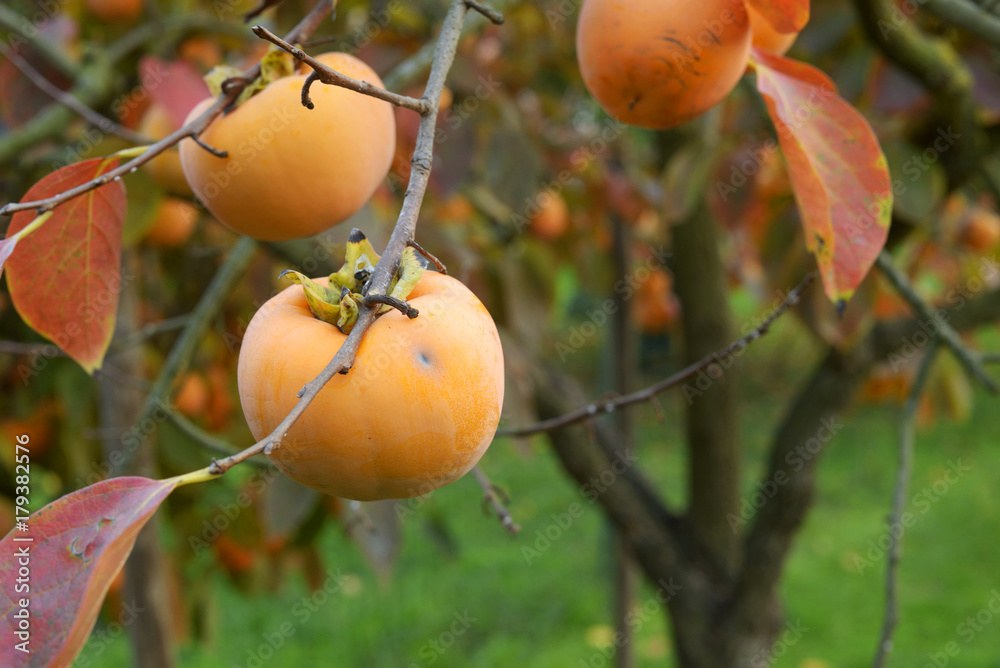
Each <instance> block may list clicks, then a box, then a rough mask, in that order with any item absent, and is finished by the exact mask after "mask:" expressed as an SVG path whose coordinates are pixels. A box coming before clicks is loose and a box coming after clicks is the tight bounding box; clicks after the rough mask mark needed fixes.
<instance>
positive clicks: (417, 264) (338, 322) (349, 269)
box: [278, 228, 426, 334]
mask: <svg viewBox="0 0 1000 668" xmlns="http://www.w3.org/2000/svg"><path fill="white" fill-rule="evenodd" d="M379 257H380V256H379V254H378V253H376V252H375V248H374V247H373V246H372V244H371V242H370V241H368V238H367V237H365V235H364V234H363V233H362V232H361V230H359V229H358V228H354V229H353V230H351V236H350V237H348V239H347V249H346V252H345V259H344V265H343V266H342V267H341V268H340V269H339V270H338V271H336V272H335V273H333V274H330V281H329V284H328V285H325V286H324V285H321V284H319V283H317V282H316V281H314V280H312V279H311V278H309V277H308V276H306V275H305V274H302V273H300V272H297V271H293V270H291V269H289V270H286V271H283V272H281V275H280V276H279V277H278V278H283V277H285V276H287V277H288V278H290V279H291V280H292V281H294V282H295V283H296V284H298V285H301V286H302V289H303V290H305V294H306V302H307V303H308V304H309V310H310V311H312V314H313V315H314V316H316V318H318V319H320V320H322V321H323V322H328V323H330V324H331V325H335V326H336V327H337V328H338V329H339V330H340V331H341V332H343V333H344V334H350V333H351V330H352V329H354V324H355V323H356V322H357V321H358V312H359V311H360V309H361V305H362V304H364V301H365V297H366V296H369V295H371V294H375V293H370V292H369V291H368V283H369V281H370V280H371V277H372V274H373V273H374V271H375V265H376V264H378V261H379ZM425 271H426V268H425V267H424V264H423V262H422V261H421V260H420V258H419V257H417V253H416V251H414V250H413V249H412V248H410V247H407V248H406V249H405V250H404V251H403V255H402V257H401V258H400V260H399V265H398V266H397V267H396V271H395V272H394V273H393V276H392V280H391V281H390V282H389V291H388V296H389V297H391V298H392V299H393V300H394V301H397V302H401V303H403V302H405V301H406V298H407V297H408V296H409V295H410V292H412V291H413V288H414V287H415V286H416V285H417V282H418V281H419V280H420V277H421V276H423V275H424V272H425ZM392 308H393V306H391V305H389V304H382V305H381V306H379V309H378V312H377V315H381V314H383V313H386V312H387V311H390V310H391V309H392ZM413 313H414V314H415V313H416V311H415V310H413ZM411 317H413V316H411Z"/></svg>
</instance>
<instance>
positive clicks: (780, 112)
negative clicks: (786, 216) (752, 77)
mask: <svg viewBox="0 0 1000 668" xmlns="http://www.w3.org/2000/svg"><path fill="white" fill-rule="evenodd" d="M751 63H752V64H753V66H754V67H755V69H756V71H757V89H758V90H759V91H760V93H761V95H762V96H763V98H764V102H765V103H766V104H767V109H768V112H769V113H770V115H771V120H772V121H773V122H774V126H775V129H776V130H777V132H778V141H779V143H780V144H781V150H782V151H783V152H784V154H785V158H786V160H787V161H788V168H789V175H790V176H791V181H792V189H793V190H794V192H795V199H796V201H797V202H798V205H799V213H800V215H801V218H802V225H803V227H804V228H805V236H806V246H807V247H808V248H809V251H810V252H811V253H813V255H815V256H816V261H817V263H818V264H819V268H820V275H821V276H822V279H823V288H824V289H825V290H826V294H827V296H828V297H829V298H830V300H831V301H833V303H834V304H836V305H837V307H838V309H840V310H843V308H844V306H846V304H847V301H848V300H849V299H850V298H851V295H853V294H854V291H855V290H856V289H857V287H858V286H859V285H860V284H861V281H862V280H863V279H864V277H865V275H866V274H867V273H868V270H869V269H871V267H872V265H873V264H874V263H875V259H876V258H877V257H878V254H879V251H881V250H882V247H883V246H884V245H885V240H886V237H887V236H888V234H889V221H890V219H891V216H892V199H893V196H892V184H891V181H890V177H889V167H888V164H887V163H886V159H885V155H884V154H883V153H882V149H881V148H880V147H879V143H878V139H877V138H876V137H875V133H874V132H873V131H872V128H871V126H870V125H869V124H868V121H867V120H865V118H864V116H862V115H861V113H860V112H858V110H857V109H855V108H854V107H852V106H851V105H850V104H848V103H847V102H846V101H844V100H843V99H842V98H841V97H840V96H839V95H837V90H836V87H835V86H834V85H833V82H832V81H830V79H829V78H828V77H827V76H826V75H825V74H823V73H822V72H820V71H819V70H817V69H815V68H814V67H811V66H809V65H806V64H804V63H800V62H797V61H794V60H790V59H788V58H782V57H780V56H776V55H774V54H773V53H771V52H769V51H765V50H763V49H758V48H755V49H754V50H753V57H752V60H751Z"/></svg>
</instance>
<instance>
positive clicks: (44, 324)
mask: <svg viewBox="0 0 1000 668" xmlns="http://www.w3.org/2000/svg"><path fill="white" fill-rule="evenodd" d="M116 164H117V160H107V159H105V158H94V159H92V160H85V161H83V162H78V163H75V164H72V165H69V166H67V167H63V168H62V169H59V170H57V171H55V172H53V173H51V174H49V175H48V176H46V177H45V178H43V179H42V180H41V181H39V182H38V183H36V184H35V185H34V186H32V187H31V189H30V190H29V191H28V193H27V194H26V195H25V196H24V198H23V199H22V200H21V201H22V202H25V201H35V200H41V199H45V198H47V197H51V196H53V195H55V194H57V193H61V192H64V191H66V190H69V189H70V188H73V187H75V186H78V185H81V184H84V183H86V182H87V181H90V180H91V179H93V178H95V177H97V176H100V175H101V174H103V173H104V172H106V171H108V170H109V169H112V168H113V167H114V166H115V165H116ZM125 207H126V201H125V186H124V185H122V183H121V182H120V181H115V182H111V183H108V184H106V185H104V186H101V187H100V188H97V189H96V190H91V191H90V192H88V193H85V194H83V195H80V196H79V197H76V198H74V199H72V200H70V201H68V202H66V203H65V204H62V205H60V206H58V207H57V208H56V209H55V210H54V211H53V212H52V217H51V218H49V219H48V220H47V221H46V222H45V224H43V225H42V226H41V227H39V228H38V229H37V230H35V231H34V232H32V233H31V234H29V235H27V236H25V237H23V238H21V239H20V240H19V241H18V242H17V252H16V253H14V254H13V255H11V256H10V258H9V259H8V260H7V286H8V288H10V297H11V301H12V302H13V303H14V306H15V308H17V312H18V313H19V314H20V315H21V318H22V319H23V320H24V321H25V322H26V323H27V324H28V325H29V326H30V327H31V328H32V329H34V330H35V331H36V332H38V333H39V334H41V335H42V336H44V337H46V338H47V339H49V340H51V341H53V342H54V343H55V344H56V345H58V346H59V347H60V348H62V349H63V351H64V352H65V353H66V354H67V355H69V356H70V357H71V358H73V359H74V360H76V361H77V362H78V363H79V364H80V365H81V366H82V367H83V368H84V369H85V370H86V371H87V373H92V372H93V371H94V369H97V368H99V367H100V366H101V361H102V360H103V359H104V353H105V352H106V351H107V349H108V345H109V344H110V343H111V335H112V333H113V330H114V324H115V314H116V312H117V309H118V291H119V289H120V287H121V276H120V268H119V265H120V263H121V248H122V222H123V221H124V219H125ZM35 217H36V214H35V212H34V211H31V210H29V211H21V212H18V213H17V214H15V215H14V219H13V220H12V221H11V223H10V227H8V228H7V238H8V239H13V238H14V237H15V236H16V235H17V233H18V232H19V231H20V230H22V229H24V228H25V227H26V226H27V225H28V224H30V223H31V222H32V221H33V220H34V219H35Z"/></svg>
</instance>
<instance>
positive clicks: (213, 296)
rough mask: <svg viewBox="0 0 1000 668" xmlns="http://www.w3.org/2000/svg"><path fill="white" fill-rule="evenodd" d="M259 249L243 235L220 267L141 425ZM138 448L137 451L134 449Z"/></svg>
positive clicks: (164, 400) (148, 402) (159, 379)
mask: <svg viewBox="0 0 1000 668" xmlns="http://www.w3.org/2000/svg"><path fill="white" fill-rule="evenodd" d="M256 250H257V242H256V241H254V240H253V239H251V238H250V237H240V239H239V241H237V242H236V244H235V245H234V246H233V248H232V250H230V251H229V256H228V257H227V258H226V260H225V261H224V262H223V263H222V266H220V267H219V270H218V271H217V272H216V273H215V276H214V277H213V278H212V281H211V282H210V283H209V284H208V287H206V288H205V292H204V293H203V294H202V296H201V299H199V300H198V303H197V305H195V307H194V310H193V311H191V316H190V319H189V320H188V323H187V325H185V327H184V330H183V331H182V332H181V334H180V336H179V337H177V341H176V342H175V343H174V346H173V348H171V349H170V352H169V353H168V354H167V359H166V360H165V361H164V363H163V367H161V369H160V373H159V374H158V375H157V377H156V380H155V381H154V382H153V386H152V388H151V389H150V391H149V394H148V395H147V396H146V402H145V403H144V404H143V406H142V412H141V413H140V414H139V418H138V419H137V420H136V422H135V423H136V424H137V425H142V424H143V423H145V422H146V421H147V420H150V419H151V418H152V417H153V415H155V414H156V412H157V411H160V410H163V406H164V405H165V404H167V403H168V402H167V399H168V397H169V396H170V389H171V387H172V386H173V384H174V379H176V378H177V376H178V375H179V374H180V373H181V372H182V371H184V369H185V368H186V367H187V365H188V363H189V362H190V360H191V357H192V355H194V352H195V350H197V348H198V344H200V343H201V341H202V339H203V338H204V337H205V332H206V331H208V326H209V323H211V321H212V318H214V317H215V316H216V315H218V314H219V311H220V310H221V309H222V305H223V303H224V302H225V300H226V299H227V298H228V297H229V293H231V292H232V291H233V288H235V287H236V285H237V284H238V283H239V281H240V280H241V279H242V278H243V274H244V273H245V272H246V269H247V267H249V266H250V261H251V260H252V259H253V256H254V253H255V251H256ZM135 451H136V450H133V452H135ZM125 460H126V461H123V462H121V466H119V467H118V469H121V467H122V466H124V465H126V464H127V463H128V462H127V460H128V457H126V458H125Z"/></svg>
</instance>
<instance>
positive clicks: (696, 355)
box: [673, 204, 741, 573]
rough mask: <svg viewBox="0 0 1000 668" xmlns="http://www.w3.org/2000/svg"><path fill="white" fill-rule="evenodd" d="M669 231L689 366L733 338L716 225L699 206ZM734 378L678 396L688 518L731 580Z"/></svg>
mask: <svg viewBox="0 0 1000 668" xmlns="http://www.w3.org/2000/svg"><path fill="white" fill-rule="evenodd" d="M673 231H674V237H673V238H674V243H673V250H674V276H675V278H676V291H677V296H678V297H679V299H680V302H681V308H682V313H683V315H682V318H681V320H682V324H683V334H684V364H685V365H687V364H691V363H693V362H696V361H698V360H700V359H701V358H703V357H705V356H706V355H709V354H711V353H712V352H714V351H716V350H719V349H721V348H723V347H725V346H726V345H728V344H729V343H730V342H731V341H733V340H734V339H735V338H736V337H735V336H734V334H733V326H732V323H731V317H730V312H729V295H728V288H727V284H726V271H725V268H724V267H723V265H722V259H721V257H720V255H719V240H718V228H717V226H716V223H715V221H714V220H713V219H712V217H711V216H710V215H709V213H708V211H707V209H706V207H705V206H704V204H699V205H698V206H697V208H696V209H695V212H694V214H693V215H692V216H691V217H690V219H688V220H687V221H685V222H684V223H683V224H681V225H678V226H677V227H675V228H673ZM733 372H734V370H733V369H729V370H724V369H723V368H722V367H721V366H718V365H713V366H711V367H709V368H708V369H707V370H706V374H705V377H708V378H710V379H711V381H712V382H711V385H710V386H709V387H708V388H707V389H704V390H703V389H700V388H698V387H695V386H694V385H693V384H692V383H686V384H685V385H684V386H683V387H682V388H681V393H682V394H683V397H684V399H686V400H687V401H686V403H687V412H686V414H685V418H686V428H687V452H688V462H689V463H688V466H689V469H688V480H689V483H688V484H689V499H690V502H689V508H688V516H689V518H690V521H691V525H692V527H693V528H694V531H695V534H696V535H697V536H698V538H699V539H700V540H701V541H702V542H703V543H704V544H705V545H706V546H707V547H708V548H709V549H710V550H711V551H712V552H713V553H714V554H715V556H716V559H717V560H718V561H719V563H721V564H723V565H724V567H725V568H726V571H727V572H729V573H734V572H735V571H736V568H737V566H738V563H739V556H740V555H739V547H740V546H739V537H738V536H737V534H736V533H735V532H734V531H733V529H732V527H731V526H730V525H729V523H728V522H727V520H726V517H727V515H730V514H731V513H735V512H738V509H739V494H740V460H741V451H740V439H739V427H738V424H737V419H736V397H735V392H734V385H733V378H732V375H733ZM716 373H717V374H718V375H716ZM701 377H702V376H699V378H701Z"/></svg>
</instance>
